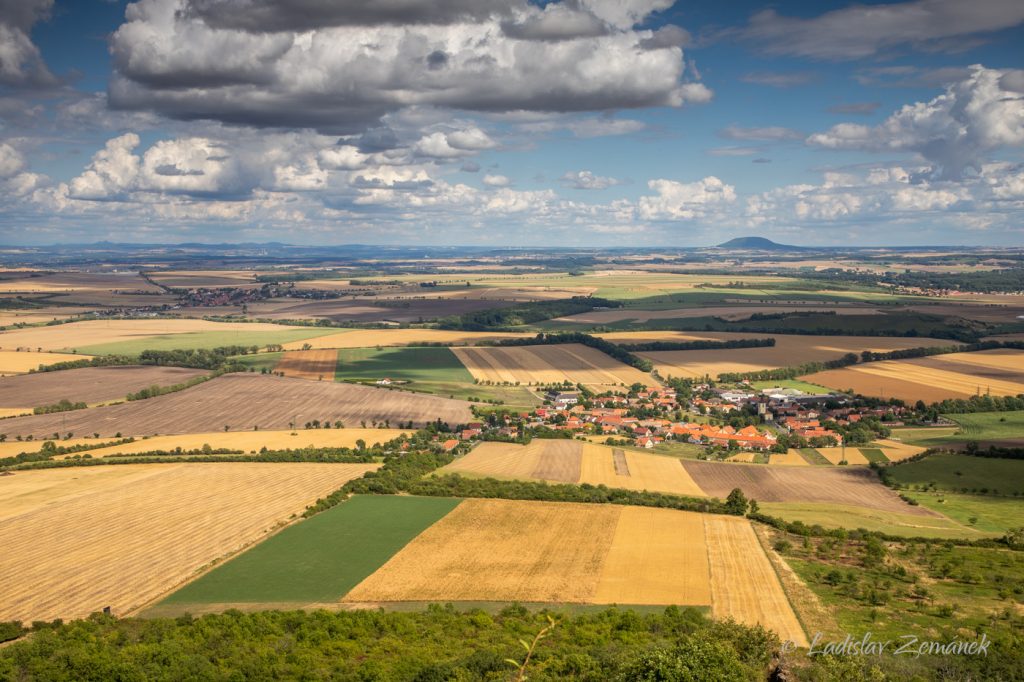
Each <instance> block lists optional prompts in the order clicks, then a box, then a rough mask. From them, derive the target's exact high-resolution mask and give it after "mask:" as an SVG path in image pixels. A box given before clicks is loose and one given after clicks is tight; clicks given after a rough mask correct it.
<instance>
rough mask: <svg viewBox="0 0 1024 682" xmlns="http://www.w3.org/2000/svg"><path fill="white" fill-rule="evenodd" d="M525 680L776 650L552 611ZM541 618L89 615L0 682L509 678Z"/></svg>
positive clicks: (668, 618) (738, 665)
mask: <svg viewBox="0 0 1024 682" xmlns="http://www.w3.org/2000/svg"><path fill="white" fill-rule="evenodd" d="M552 615H554V616H555V618H556V626H555V628H554V629H553V630H552V631H551V634H550V635H549V636H548V637H546V638H545V639H544V640H543V641H542V642H541V643H540V644H539V646H538V647H537V649H536V651H535V652H534V655H533V656H532V657H531V662H530V664H529V667H528V669H527V671H526V673H527V677H528V679H530V680H564V679H574V680H581V681H590V680H593V681H598V680H600V681H602V682H604V681H606V680H751V679H762V680H763V679H767V677H768V676H769V674H770V673H771V670H772V668H773V656H774V655H775V654H776V652H777V650H778V647H779V642H778V640H777V638H776V637H775V636H774V635H773V634H771V633H768V632H766V631H765V630H763V629H761V628H759V627H758V628H748V627H744V626H741V625H736V624H732V623H716V622H712V621H710V620H708V619H707V618H705V617H704V616H703V615H701V614H700V612H698V611H697V610H695V609H685V610H681V609H677V608H674V607H671V608H668V609H666V610H665V611H664V612H662V613H657V614H649V615H641V614H638V613H635V612H631V611H620V610H617V609H604V610H602V611H599V612H596V613H591V614H584V615H575V616H573V615H569V614H565V613H553V614H552ZM547 622H548V621H547V618H546V617H545V615H542V614H537V613H530V612H529V611H527V610H526V609H524V608H522V607H517V606H510V607H507V608H505V609H504V610H503V611H501V612H500V613H498V614H495V615H491V614H488V613H485V612H483V611H479V610H474V611H468V612H459V611H456V610H454V609H452V608H450V607H448V608H442V607H439V606H433V607H429V608H428V609H426V610H425V611H422V612H419V613H385V612H380V611H349V612H345V611H343V612H338V613H329V612H326V611H316V612H312V613H305V612H301V611H290V612H280V611H269V612H262V613H252V614H243V613H240V612H238V611H229V612H227V613H225V614H222V615H211V616H203V617H202V618H199V619H195V620H193V619H192V618H190V617H187V616H186V617H182V618H178V619H175V620H170V619H159V620H116V619H114V618H112V617H109V616H102V615H99V614H97V615H94V616H93V617H92V618H90V619H88V620H81V621H75V622H73V623H68V624H63V625H59V626H57V627H41V628H39V629H37V631H36V632H35V634H33V635H32V636H31V637H30V638H28V639H27V640H25V641H23V642H19V643H16V644H14V645H12V646H9V647H6V648H4V649H0V678H2V679H20V680H47V681H48V682H60V681H62V680H69V681H70V680H76V681H77V680H127V679H132V680H184V679H192V680H198V679H202V680H257V679H259V680H266V679H303V680H325V679H331V680H415V681H420V682H428V681H434V680H438V681H441V680H509V679H512V677H511V676H512V674H513V672H514V668H513V666H512V664H511V663H509V662H507V660H506V659H515V660H518V661H521V660H522V658H523V650H522V645H521V644H520V643H519V640H521V639H525V640H528V641H529V640H532V638H533V636H534V635H535V634H536V633H537V632H538V631H539V630H540V629H541V628H542V627H544V626H545V625H547Z"/></svg>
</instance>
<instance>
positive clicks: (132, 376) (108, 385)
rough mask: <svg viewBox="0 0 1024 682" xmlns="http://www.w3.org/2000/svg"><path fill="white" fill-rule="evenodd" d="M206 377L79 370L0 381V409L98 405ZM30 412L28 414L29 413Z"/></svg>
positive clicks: (159, 370) (178, 371)
mask: <svg viewBox="0 0 1024 682" xmlns="http://www.w3.org/2000/svg"><path fill="white" fill-rule="evenodd" d="M204 374H207V371H206V370H202V369H188V368H185V367H139V366H123V367H83V368H81V369H68V370H61V371H58V372H37V373H34V374H23V375H21V376H16V377H5V378H3V379H0V406H2V407H16V406H21V405H29V406H31V407H37V406H41V405H52V404H53V403H56V402H59V401H61V400H63V399H65V398H66V399H68V400H70V401H72V402H79V401H81V402H84V403H98V402H106V401H109V400H124V398H125V396H127V395H128V394H129V393H135V392H136V391H139V390H141V389H144V388H149V387H150V386H154V385H155V386H170V385H172V384H179V383H183V382H185V381H188V380H189V379H194V378H196V377H200V376H203V375H204ZM30 411H31V410H30Z"/></svg>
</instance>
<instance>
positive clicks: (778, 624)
mask: <svg viewBox="0 0 1024 682" xmlns="http://www.w3.org/2000/svg"><path fill="white" fill-rule="evenodd" d="M704 532H705V535H706V536H707V553H708V560H709V563H710V565H711V614H712V615H713V616H714V617H715V618H734V619H735V620H737V621H738V622H740V623H744V624H747V625H754V624H760V625H763V626H764V627H766V628H768V629H770V630H774V631H775V632H777V633H778V635H779V637H781V638H782V639H783V640H787V639H789V640H792V641H793V642H794V643H796V644H797V645H798V646H804V647H805V646H808V641H807V637H806V635H805V634H804V631H803V628H802V627H800V622H799V621H798V620H797V618H796V614H795V613H793V607H792V606H791V605H790V603H789V599H788V598H787V597H786V593H785V591H784V590H783V589H782V584H781V583H780V582H779V577H778V575H777V574H776V573H775V569H774V568H772V565H771V562H770V561H769V560H768V557H767V556H765V553H764V549H763V548H762V547H761V544H760V543H759V542H758V541H757V536H756V535H755V534H754V529H753V528H751V527H750V522H749V521H747V520H746V519H741V518H735V517H730V516H715V515H710V514H709V515H705V516H704Z"/></svg>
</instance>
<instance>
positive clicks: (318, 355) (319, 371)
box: [274, 349, 338, 381]
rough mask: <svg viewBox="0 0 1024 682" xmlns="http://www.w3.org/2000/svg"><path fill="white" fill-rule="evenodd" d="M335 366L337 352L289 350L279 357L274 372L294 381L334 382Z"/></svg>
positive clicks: (329, 350)
mask: <svg viewBox="0 0 1024 682" xmlns="http://www.w3.org/2000/svg"><path fill="white" fill-rule="evenodd" d="M337 365H338V351H337V350H331V349H323V350H290V351H286V352H285V353H283V354H282V355H281V359H280V360H278V362H277V364H276V365H275V366H274V371H275V372H280V373H282V374H284V375H285V376H286V377H294V378H296V379H310V380H312V381H334V370H335V368H336V367H337Z"/></svg>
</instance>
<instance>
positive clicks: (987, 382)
mask: <svg viewBox="0 0 1024 682" xmlns="http://www.w3.org/2000/svg"><path fill="white" fill-rule="evenodd" d="M803 378H804V379H806V380H807V381H811V382H814V383H817V384H821V385H823V386H828V387H830V388H836V389H839V390H845V389H848V388H852V389H853V390H854V391H855V392H857V393H860V394H863V395H870V396H879V397H883V398H899V399H901V400H905V401H907V402H909V403H914V402H916V401H918V400H923V401H925V402H926V403H927V402H934V401H938V400H944V399H946V398H967V397H970V396H972V395H980V394H991V395H997V396H1000V395H1019V394H1021V393H1024V351H1019V350H1009V349H999V350H992V351H980V352H975V353H951V354H949V355H938V356H934V357H930V358H918V359H913V360H886V361H883V362H868V363H862V364H859V365H854V366H852V367H844V368H843V369H833V370H827V371H825V372H818V373H816V374H811V375H809V376H806V377H803Z"/></svg>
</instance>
